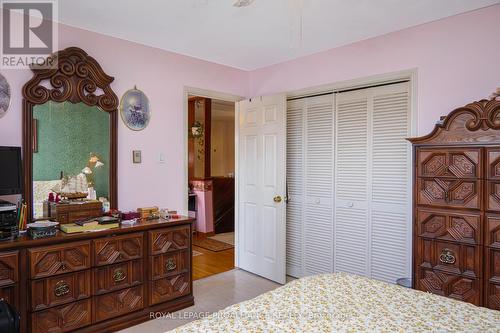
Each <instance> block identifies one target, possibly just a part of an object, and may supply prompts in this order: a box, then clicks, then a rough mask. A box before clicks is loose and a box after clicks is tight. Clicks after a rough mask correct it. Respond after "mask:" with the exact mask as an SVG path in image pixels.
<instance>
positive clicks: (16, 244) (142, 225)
mask: <svg viewBox="0 0 500 333" xmlns="http://www.w3.org/2000/svg"><path fill="white" fill-rule="evenodd" d="M193 221H194V219H192V218H189V217H185V216H181V217H180V218H178V219H170V220H164V219H158V220H151V221H146V220H145V219H141V220H139V221H138V222H137V223H135V224H133V225H122V224H120V226H119V227H118V228H113V229H107V230H99V231H89V232H80V233H74V234H67V233H64V232H62V231H60V230H58V231H57V234H56V235H55V236H53V237H48V238H41V239H32V238H31V237H29V236H28V235H26V234H23V235H22V236H20V237H18V238H16V239H15V240H4V241H0V251H4V250H10V249H12V250H14V249H19V248H26V247H35V246H44V245H52V244H59V243H65V242H72V241H79V240H90V239H95V238H99V237H106V236H110V235H119V234H125V233H133V232H141V231H147V230H152V229H158V228H167V227H174V226H179V225H186V224H187V225H189V224H191V223H192V222H193Z"/></svg>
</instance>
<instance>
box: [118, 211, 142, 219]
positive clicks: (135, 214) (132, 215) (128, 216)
mask: <svg viewBox="0 0 500 333" xmlns="http://www.w3.org/2000/svg"><path fill="white" fill-rule="evenodd" d="M140 217H141V214H139V213H138V212H124V213H123V214H122V220H133V219H138V218H140Z"/></svg>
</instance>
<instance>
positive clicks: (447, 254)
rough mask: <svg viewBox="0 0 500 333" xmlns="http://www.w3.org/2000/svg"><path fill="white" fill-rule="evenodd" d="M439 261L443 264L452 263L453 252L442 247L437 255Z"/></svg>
mask: <svg viewBox="0 0 500 333" xmlns="http://www.w3.org/2000/svg"><path fill="white" fill-rule="evenodd" d="M439 261H441V262H442V263H443V264H454V263H455V261H456V258H455V253H454V252H453V251H452V250H450V249H443V250H442V251H441V255H440V256H439Z"/></svg>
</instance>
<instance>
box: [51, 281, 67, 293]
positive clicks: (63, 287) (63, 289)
mask: <svg viewBox="0 0 500 333" xmlns="http://www.w3.org/2000/svg"><path fill="white" fill-rule="evenodd" d="M68 293H69V286H68V284H67V283H66V282H65V281H59V282H57V283H56V286H55V288H54V294H55V295H56V297H61V296H64V295H66V294H68Z"/></svg>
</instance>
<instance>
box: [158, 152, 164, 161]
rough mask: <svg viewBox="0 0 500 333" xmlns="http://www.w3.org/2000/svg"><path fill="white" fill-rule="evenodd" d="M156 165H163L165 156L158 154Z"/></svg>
mask: <svg viewBox="0 0 500 333" xmlns="http://www.w3.org/2000/svg"><path fill="white" fill-rule="evenodd" d="M158 163H165V154H164V153H160V154H159V155H158Z"/></svg>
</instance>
